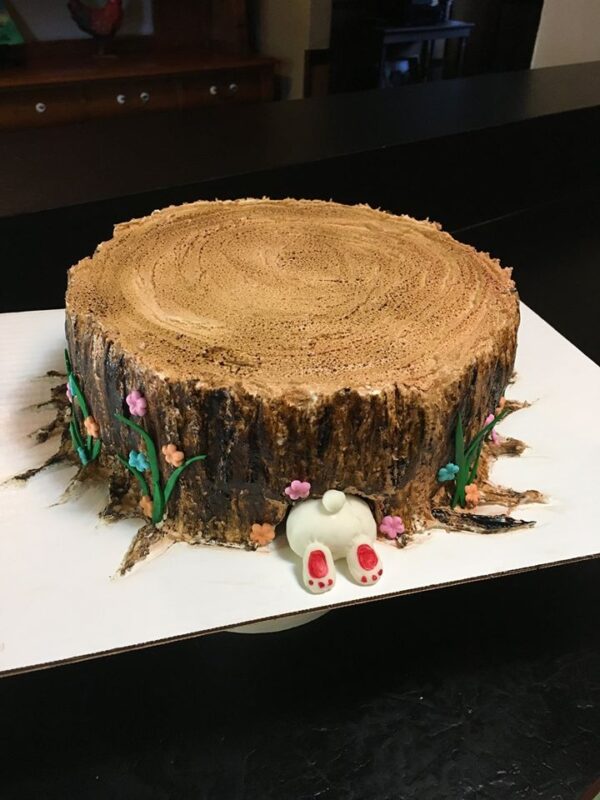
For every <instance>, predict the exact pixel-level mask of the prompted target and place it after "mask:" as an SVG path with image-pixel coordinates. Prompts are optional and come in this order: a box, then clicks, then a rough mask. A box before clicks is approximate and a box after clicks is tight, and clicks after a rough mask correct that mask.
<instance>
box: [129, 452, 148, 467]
mask: <svg viewBox="0 0 600 800" xmlns="http://www.w3.org/2000/svg"><path fill="white" fill-rule="evenodd" d="M129 466H130V467H133V468H134V469H137V470H139V472H145V471H146V470H147V469H150V464H149V462H148V459H147V458H146V456H145V455H144V454H143V453H140V452H139V451H138V450H130V451H129Z"/></svg>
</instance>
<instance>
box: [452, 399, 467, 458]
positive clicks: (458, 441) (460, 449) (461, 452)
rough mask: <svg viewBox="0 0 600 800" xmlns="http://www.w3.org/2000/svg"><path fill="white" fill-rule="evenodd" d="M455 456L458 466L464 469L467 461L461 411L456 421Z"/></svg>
mask: <svg viewBox="0 0 600 800" xmlns="http://www.w3.org/2000/svg"><path fill="white" fill-rule="evenodd" d="M454 458H455V459H456V466H457V467H458V468H459V469H462V466H463V464H464V461H465V435H464V432H463V424H462V414H461V413H460V411H459V412H458V420H457V421H456V430H455V432H454Z"/></svg>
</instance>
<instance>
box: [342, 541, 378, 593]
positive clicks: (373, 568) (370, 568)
mask: <svg viewBox="0 0 600 800" xmlns="http://www.w3.org/2000/svg"><path fill="white" fill-rule="evenodd" d="M348 567H349V569H350V572H351V573H352V577H353V578H354V580H355V581H356V582H357V583H360V584H363V585H367V584H374V583H377V581H378V580H379V579H380V577H381V576H382V574H383V568H382V566H381V561H380V560H379V556H378V555H377V552H376V551H375V548H374V547H373V544H372V542H371V540H370V539H368V537H366V536H364V537H363V536H360V537H358V539H356V541H355V542H354V543H353V545H352V547H351V548H350V551H349V552H348Z"/></svg>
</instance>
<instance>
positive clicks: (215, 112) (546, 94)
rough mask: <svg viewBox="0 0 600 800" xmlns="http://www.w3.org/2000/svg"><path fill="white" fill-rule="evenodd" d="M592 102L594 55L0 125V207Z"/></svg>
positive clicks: (89, 197) (85, 198)
mask: <svg viewBox="0 0 600 800" xmlns="http://www.w3.org/2000/svg"><path fill="white" fill-rule="evenodd" d="M598 106H600V62H592V63H587V64H575V65H571V66H564V67H551V68H547V69H538V70H531V71H529V70H526V71H519V72H512V73H500V74H491V75H481V76H477V77H474V78H457V79H455V80H449V81H438V82H432V83H428V84H420V85H416V86H406V87H402V88H400V89H389V90H386V91H372V92H361V93H359V94H353V93H348V94H339V95H332V96H329V97H324V98H313V99H310V100H299V101H290V102H285V103H261V104H257V105H250V106H238V107H235V106H230V107H217V108H210V109H207V108H204V109H199V110H198V111H195V112H190V113H188V114H177V115H174V114H172V113H168V112H167V113H157V114H152V115H150V116H137V117H135V116H132V117H130V118H128V119H118V120H114V119H108V120H99V121H97V122H86V123H79V124H73V125H63V126H56V127H48V128H44V129H30V130H25V131H4V132H0V155H1V158H2V193H1V194H0V217H3V216H15V215H18V214H23V213H31V212H36V211H42V210H48V209H55V208H62V207H65V206H72V205H77V204H89V203H94V202H97V201H101V200H110V199H113V198H120V197H124V196H130V195H141V194H144V193H152V192H156V191H157V190H160V189H164V188H165V187H166V188H168V189H170V190H172V189H173V188H174V187H190V186H197V185H200V184H205V183H206V182H208V181H214V180H217V179H223V178H228V177H231V176H240V175H243V174H247V173H256V172H259V171H269V170H276V169H281V168H283V167H290V166H293V165H305V164H309V163H315V162H322V161H327V160H330V159H335V158H342V157H345V156H348V155H353V154H357V153H366V152H373V151H378V150H382V149H386V148H391V147H397V146H399V145H406V144H409V143H412V142H423V141H427V140H432V139H438V138H443V137H448V136H453V135H456V134H464V133H467V132H473V131H480V130H484V129H490V128H498V127H500V126H507V125H511V124H516V123H521V122H525V121H530V120H535V119H540V118H543V117H548V116H552V115H559V114H565V113H568V112H573V111H576V110H584V109H589V108H596V107H598ZM498 155H499V157H500V158H501V157H502V154H501V153H499V154H498ZM100 165H102V168H99V167H100Z"/></svg>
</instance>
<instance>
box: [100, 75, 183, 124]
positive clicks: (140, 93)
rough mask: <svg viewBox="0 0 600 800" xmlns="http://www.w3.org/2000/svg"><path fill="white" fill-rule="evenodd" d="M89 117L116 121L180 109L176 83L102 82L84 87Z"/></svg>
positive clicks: (158, 81)
mask: <svg viewBox="0 0 600 800" xmlns="http://www.w3.org/2000/svg"><path fill="white" fill-rule="evenodd" d="M84 91H85V99H86V104H87V108H88V113H89V115H90V117H115V116H116V117H118V116H121V115H123V116H125V115H127V114H135V113H141V112H146V111H164V110H166V109H170V108H177V107H178V105H179V88H178V86H177V83H176V82H175V81H173V80H170V79H168V78H162V79H160V80H157V79H155V78H154V79H150V80H143V79H141V78H140V79H136V80H121V81H107V82H105V81H102V82H101V83H92V84H88V85H87V86H86V87H85V90H84Z"/></svg>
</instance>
